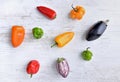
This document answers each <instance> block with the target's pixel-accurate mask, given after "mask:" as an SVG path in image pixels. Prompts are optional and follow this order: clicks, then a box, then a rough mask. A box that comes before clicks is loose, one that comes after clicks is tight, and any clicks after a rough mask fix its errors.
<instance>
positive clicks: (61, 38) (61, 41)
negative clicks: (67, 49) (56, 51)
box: [51, 32, 74, 47]
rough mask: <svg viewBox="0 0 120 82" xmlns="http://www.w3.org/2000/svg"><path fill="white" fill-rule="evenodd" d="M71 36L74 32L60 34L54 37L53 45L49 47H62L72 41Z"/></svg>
mask: <svg viewBox="0 0 120 82" xmlns="http://www.w3.org/2000/svg"><path fill="white" fill-rule="evenodd" d="M73 36H74V32H65V33H63V34H60V35H58V36H56V38H55V44H53V45H52V46H51V47H53V46H55V45H57V46H58V47H63V46H65V45H66V44H67V43H68V42H70V41H71V40H72V38H73Z"/></svg>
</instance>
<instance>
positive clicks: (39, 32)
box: [32, 27, 44, 39]
mask: <svg viewBox="0 0 120 82" xmlns="http://www.w3.org/2000/svg"><path fill="white" fill-rule="evenodd" d="M32 33H33V36H34V38H36V39H40V38H41V37H42V36H43V34H44V32H43V30H42V28H38V27H35V28H33V29H32Z"/></svg>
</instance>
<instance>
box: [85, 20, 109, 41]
mask: <svg viewBox="0 0 120 82" xmlns="http://www.w3.org/2000/svg"><path fill="white" fill-rule="evenodd" d="M108 21H109V20H106V21H105V22H104V21H99V22H97V23H96V24H95V25H93V26H92V28H91V29H90V30H89V32H88V34H87V36H86V40H87V41H93V40H96V39H98V38H99V37H100V36H101V35H102V34H103V33H104V31H105V30H106V28H107V22H108Z"/></svg>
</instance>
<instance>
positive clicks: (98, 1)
mask: <svg viewBox="0 0 120 82" xmlns="http://www.w3.org/2000/svg"><path fill="white" fill-rule="evenodd" d="M71 4H74V5H82V6H84V7H85V9H86V14H85V16H84V18H83V19H82V20H80V21H77V20H75V21H73V20H71V19H69V17H68V14H69V11H70V10H71ZM119 4H120V0H109V1H108V0H12V1H10V0H0V47H1V48H0V82H120V71H119V70H120V54H119V51H120V45H119V43H120V37H119V36H120V23H119V19H120V5H119ZM38 5H44V6H47V7H50V8H53V9H54V10H56V12H57V18H56V19H55V20H52V21H51V20H49V19H47V18H46V17H44V16H43V15H42V14H41V13H39V12H38V11H37V10H36V6H38ZM106 19H109V20H110V22H109V23H108V28H107V30H106V31H105V33H104V34H103V36H102V37H100V38H99V39H98V40H96V41H92V42H87V41H86V40H85V35H86V32H87V31H88V29H89V28H90V26H91V25H93V24H94V23H96V22H97V21H99V20H106ZM12 25H23V26H24V27H25V29H26V35H25V40H24V42H23V44H22V45H21V46H20V47H18V48H13V47H12V46H11V38H10V37H11V27H12ZM36 26H39V27H42V28H43V30H44V32H45V34H44V36H43V38H41V39H40V40H35V39H34V38H33V36H32V33H31V30H32V28H33V27H36ZM66 31H74V32H75V37H74V39H73V40H72V41H71V42H70V43H69V44H68V45H66V46H65V47H63V48H57V47H54V48H50V46H51V44H52V43H53V39H54V37H55V36H56V35H58V34H60V33H63V32H66ZM88 46H89V47H91V51H93V53H94V54H93V59H92V61H90V62H86V61H84V60H83V59H82V58H81V57H80V53H81V52H82V51H83V50H84V49H85V48H86V47H88ZM58 57H65V58H66V59H67V60H68V62H69V65H70V70H71V71H70V74H69V76H68V78H66V79H63V78H62V77H61V76H60V75H59V74H58V73H57V71H56V67H55V61H56V59H57V58H58ZM32 59H37V60H39V61H40V63H41V69H40V71H39V73H37V74H36V75H34V76H33V78H32V79H30V78H29V75H27V73H26V70H25V69H26V65H27V63H28V62H29V61H30V60H32Z"/></svg>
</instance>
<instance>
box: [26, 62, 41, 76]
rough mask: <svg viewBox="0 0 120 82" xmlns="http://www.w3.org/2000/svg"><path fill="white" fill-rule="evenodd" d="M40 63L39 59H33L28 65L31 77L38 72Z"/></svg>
mask: <svg viewBox="0 0 120 82" xmlns="http://www.w3.org/2000/svg"><path fill="white" fill-rule="evenodd" d="M39 68H40V64H39V62H38V61H37V60H32V61H30V62H29V63H28V65H27V69H26V71H27V73H28V74H30V77H31V78H32V75H33V74H36V73H37V72H38V71H39Z"/></svg>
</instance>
